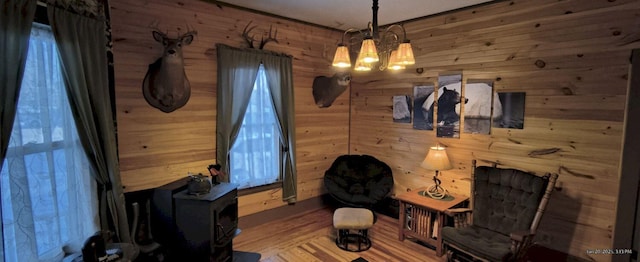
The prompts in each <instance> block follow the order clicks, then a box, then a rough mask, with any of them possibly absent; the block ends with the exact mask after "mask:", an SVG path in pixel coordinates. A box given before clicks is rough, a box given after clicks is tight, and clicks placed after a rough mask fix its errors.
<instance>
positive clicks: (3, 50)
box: [0, 0, 37, 260]
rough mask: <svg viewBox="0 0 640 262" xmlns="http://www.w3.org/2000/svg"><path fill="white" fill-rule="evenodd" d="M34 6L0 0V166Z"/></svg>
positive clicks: (29, 0)
mask: <svg viewBox="0 0 640 262" xmlns="http://www.w3.org/2000/svg"><path fill="white" fill-rule="evenodd" d="M36 5H37V2H36V1H35V0H3V2H2V3H0V63H2V66H0V85H2V86H0V169H2V165H3V163H4V158H5V157H6V156H7V149H8V148H9V139H10V138H11V130H12V129H13V120H14V119H15V117H16V109H17V108H16V107H17V105H18V96H19V95H20V86H21V85H22V76H23V74H24V67H25V63H26V61H27V52H28V50H29V36H30V35H31V25H32V23H33V18H34V16H35V14H36ZM1 217H2V205H1V204H0V218H1ZM3 232H4V228H3V227H2V223H0V241H2V243H4V240H3V235H4V234H3ZM3 258H4V248H0V260H2V259H3Z"/></svg>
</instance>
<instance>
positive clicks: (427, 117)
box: [413, 84, 435, 130]
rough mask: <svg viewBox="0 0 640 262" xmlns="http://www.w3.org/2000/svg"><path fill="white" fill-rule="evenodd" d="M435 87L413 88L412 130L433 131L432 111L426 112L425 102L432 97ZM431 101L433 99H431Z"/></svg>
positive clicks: (420, 86) (426, 85) (431, 85)
mask: <svg viewBox="0 0 640 262" xmlns="http://www.w3.org/2000/svg"><path fill="white" fill-rule="evenodd" d="M434 90H435V86H434V85H433V84H425V85H419V86H414V87H413V108H414V109H413V128H414V129H418V130H433V110H428V109H429V106H426V109H425V101H426V100H427V98H429V97H430V96H433V91H434ZM432 100H433V98H432Z"/></svg>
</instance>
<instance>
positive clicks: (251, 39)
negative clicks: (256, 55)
mask: <svg viewBox="0 0 640 262" xmlns="http://www.w3.org/2000/svg"><path fill="white" fill-rule="evenodd" d="M252 22H253V21H249V23H248V24H247V26H245V27H244V30H242V37H243V38H244V41H246V42H247V44H248V45H249V47H250V48H255V47H254V45H253V42H255V41H256V39H255V38H254V36H253V35H249V32H251V30H253V29H255V28H256V27H258V26H257V25H254V26H251V27H249V26H250V25H251V23H252ZM272 33H273V35H272ZM276 37H278V29H277V28H276V30H275V32H274V31H273V26H269V36H268V37H267V38H266V39H265V38H264V36H262V38H260V45H259V47H258V49H261V50H262V49H263V48H264V46H265V45H266V44H267V43H269V42H275V43H278V39H276Z"/></svg>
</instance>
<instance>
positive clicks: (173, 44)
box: [142, 31, 197, 113]
mask: <svg viewBox="0 0 640 262" xmlns="http://www.w3.org/2000/svg"><path fill="white" fill-rule="evenodd" d="M196 34H197V32H196V31H189V32H187V33H185V34H183V35H181V36H179V37H178V38H169V37H168V36H167V35H166V34H164V33H161V32H158V31H153V39H155V40H156V41H158V42H160V43H162V45H163V46H164V52H163V54H162V56H161V57H160V58H158V59H157V60H156V61H155V62H154V63H153V64H150V65H149V69H148V70H147V74H146V75H145V77H144V81H143V82H142V94H143V95H144V98H145V99H146V100H147V103H149V104H150V105H151V106H153V107H155V108H158V109H160V110H161V111H162V112H165V113H170V112H173V111H175V110H176V109H178V108H180V107H182V106H184V105H185V104H186V103H187V101H188V100H189V97H190V96H191V86H190V84H189V80H188V79H187V75H186V74H185V72H184V62H183V59H182V47H183V46H186V45H189V44H191V42H192V41H193V37H194V36H195V35H196Z"/></svg>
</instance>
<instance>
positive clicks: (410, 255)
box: [233, 208, 446, 262]
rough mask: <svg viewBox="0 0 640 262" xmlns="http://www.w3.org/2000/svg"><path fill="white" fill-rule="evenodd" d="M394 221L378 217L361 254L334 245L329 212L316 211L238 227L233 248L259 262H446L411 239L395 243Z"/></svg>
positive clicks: (443, 258)
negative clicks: (257, 257) (360, 260)
mask: <svg viewBox="0 0 640 262" xmlns="http://www.w3.org/2000/svg"><path fill="white" fill-rule="evenodd" d="M397 223H398V220H397V219H394V218H390V217H387V216H385V215H378V220H377V222H376V223H375V224H374V226H373V227H372V228H371V229H369V237H370V238H371V241H372V246H371V248H370V249H369V250H367V251H363V252H359V253H358V252H348V251H344V250H342V249H340V248H338V247H337V246H336V245H335V242H334V240H335V236H336V230H335V229H333V210H332V209H330V208H324V209H318V210H314V211H309V212H305V213H302V214H299V215H295V216H291V217H287V218H284V219H279V220H275V221H272V222H268V223H265V224H262V225H260V226H256V227H252V228H241V229H242V233H241V234H240V235H238V236H237V237H236V238H235V239H234V240H233V249H234V250H238V251H246V252H256V253H260V254H261V259H260V261H266V262H276V261H278V262H280V261H282V262H299V261H305V262H307V261H309V262H311V261H318V262H328V261H340V262H342V261H347V262H348V261H352V260H354V259H357V258H359V257H362V258H364V259H366V260H368V261H370V262H377V261H394V262H395V261H427V262H429V261H438V262H442V261H446V259H445V256H443V257H437V256H436V254H435V251H434V250H433V249H430V248H428V247H425V246H422V245H420V244H417V243H415V242H413V241H411V240H405V241H403V242H400V241H398V224H397Z"/></svg>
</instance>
